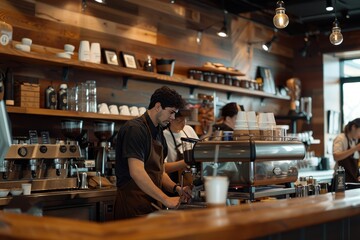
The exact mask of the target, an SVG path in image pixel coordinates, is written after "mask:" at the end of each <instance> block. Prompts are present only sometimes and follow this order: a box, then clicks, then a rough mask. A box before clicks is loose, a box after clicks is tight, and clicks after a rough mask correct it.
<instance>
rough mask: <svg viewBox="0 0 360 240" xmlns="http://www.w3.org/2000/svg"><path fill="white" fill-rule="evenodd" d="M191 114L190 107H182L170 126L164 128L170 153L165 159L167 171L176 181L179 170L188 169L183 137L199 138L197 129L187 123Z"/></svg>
mask: <svg viewBox="0 0 360 240" xmlns="http://www.w3.org/2000/svg"><path fill="white" fill-rule="evenodd" d="M190 115H191V110H190V109H180V110H179V111H178V112H177V113H176V114H175V119H174V120H172V121H171V122H170V123H169V125H168V127H167V128H166V129H165V130H164V136H165V139H166V143H167V146H168V155H167V157H166V159H165V171H166V172H167V173H168V174H169V176H170V178H171V179H172V180H173V181H174V182H179V179H180V178H179V177H180V176H179V174H180V173H178V171H183V170H186V168H187V164H186V163H185V161H184V155H183V149H182V142H181V138H182V137H184V138H195V139H199V137H198V135H197V134H196V132H195V130H194V129H193V128H192V127H191V126H190V125H187V124H186V118H187V117H189V116H190Z"/></svg>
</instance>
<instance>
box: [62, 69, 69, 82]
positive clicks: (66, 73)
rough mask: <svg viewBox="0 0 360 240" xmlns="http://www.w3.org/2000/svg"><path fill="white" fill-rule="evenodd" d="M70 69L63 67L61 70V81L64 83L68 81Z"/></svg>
mask: <svg viewBox="0 0 360 240" xmlns="http://www.w3.org/2000/svg"><path fill="white" fill-rule="evenodd" d="M70 71H71V68H70V67H63V68H62V80H63V81H64V82H68V81H69V75H70Z"/></svg>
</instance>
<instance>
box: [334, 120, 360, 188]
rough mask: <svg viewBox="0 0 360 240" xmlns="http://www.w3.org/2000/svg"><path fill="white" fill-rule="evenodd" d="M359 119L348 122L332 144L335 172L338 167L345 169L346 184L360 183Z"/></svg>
mask: <svg viewBox="0 0 360 240" xmlns="http://www.w3.org/2000/svg"><path fill="white" fill-rule="evenodd" d="M359 139H360V118H356V119H354V120H352V121H350V122H349V123H348V124H347V125H346V126H345V129H344V133H340V134H339V135H338V136H337V137H336V138H335V139H334V142H333V157H334V160H335V161H336V164H335V171H336V169H337V168H338V166H342V167H344V169H345V181H346V182H360V176H359V166H358V162H359V157H360V155H359V151H360V143H359Z"/></svg>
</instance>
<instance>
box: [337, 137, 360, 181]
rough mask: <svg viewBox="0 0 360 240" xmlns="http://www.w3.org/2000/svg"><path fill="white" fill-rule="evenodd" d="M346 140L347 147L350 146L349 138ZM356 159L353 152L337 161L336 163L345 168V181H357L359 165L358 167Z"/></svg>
mask: <svg viewBox="0 0 360 240" xmlns="http://www.w3.org/2000/svg"><path fill="white" fill-rule="evenodd" d="M346 138H347V140H348V149H350V148H351V145H350V140H349V139H348V137H346ZM358 161H359V160H358V159H355V158H354V154H352V155H350V156H349V157H347V158H345V159H344V160H341V161H338V165H339V166H342V167H344V168H345V181H346V182H353V183H357V182H359V181H358V176H359V167H358Z"/></svg>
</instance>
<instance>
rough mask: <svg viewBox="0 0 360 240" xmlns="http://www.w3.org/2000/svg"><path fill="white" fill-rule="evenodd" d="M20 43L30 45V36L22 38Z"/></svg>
mask: <svg viewBox="0 0 360 240" xmlns="http://www.w3.org/2000/svg"><path fill="white" fill-rule="evenodd" d="M21 43H22V44H24V45H27V46H31V44H32V40H31V39H30V38H22V39H21Z"/></svg>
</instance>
